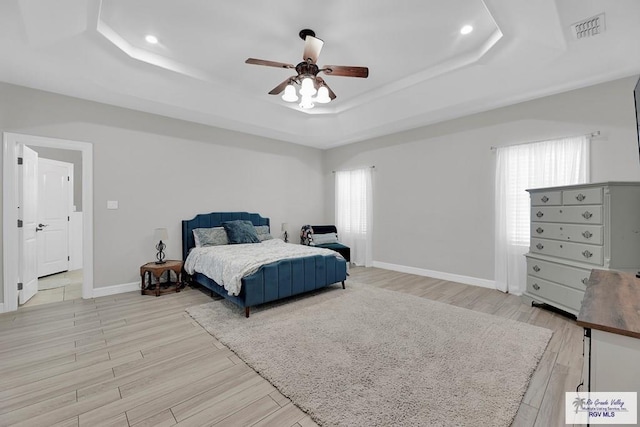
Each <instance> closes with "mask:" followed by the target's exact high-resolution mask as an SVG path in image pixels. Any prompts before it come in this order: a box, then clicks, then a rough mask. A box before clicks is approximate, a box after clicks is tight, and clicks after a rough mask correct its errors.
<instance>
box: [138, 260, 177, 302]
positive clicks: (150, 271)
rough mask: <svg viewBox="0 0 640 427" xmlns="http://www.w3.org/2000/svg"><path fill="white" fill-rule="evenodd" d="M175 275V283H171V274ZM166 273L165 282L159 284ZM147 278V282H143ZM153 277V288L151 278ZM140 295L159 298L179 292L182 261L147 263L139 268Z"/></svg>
mask: <svg viewBox="0 0 640 427" xmlns="http://www.w3.org/2000/svg"><path fill="white" fill-rule="evenodd" d="M172 271H173V272H174V273H175V274H176V281H175V282H172V281H171V272H172ZM165 272H166V273H167V281H166V282H165V283H160V279H161V277H162V275H163V274H164V273H165ZM147 277H148V280H145V279H146V278H147ZM154 277H155V279H156V282H155V286H154V284H153V278H154ZM140 279H141V285H140V293H141V294H142V295H155V296H157V297H158V296H160V295H162V294H166V293H168V292H180V287H181V286H182V261H173V260H169V261H165V262H164V263H163V264H156V263H155V262H148V263H146V264H145V265H143V266H142V267H140Z"/></svg>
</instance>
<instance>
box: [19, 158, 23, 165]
mask: <svg viewBox="0 0 640 427" xmlns="http://www.w3.org/2000/svg"><path fill="white" fill-rule="evenodd" d="M18 164H19V165H21V164H22V157H18Z"/></svg>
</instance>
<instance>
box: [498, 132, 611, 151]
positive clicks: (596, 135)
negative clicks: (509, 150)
mask: <svg viewBox="0 0 640 427" xmlns="http://www.w3.org/2000/svg"><path fill="white" fill-rule="evenodd" d="M576 136H586V137H589V138H597V137H599V136H600V131H599V130H597V131H594V132H591V133H583V134H581V135H570V136H558V137H555V138H547V139H539V140H537V141H527V142H520V143H518V144H511V145H503V147H514V146H516V145H524V144H535V143H536V142H545V141H552V140H554V139H564V138H575V137H576ZM497 149H498V147H495V146H493V145H492V146H491V151H495V150H497Z"/></svg>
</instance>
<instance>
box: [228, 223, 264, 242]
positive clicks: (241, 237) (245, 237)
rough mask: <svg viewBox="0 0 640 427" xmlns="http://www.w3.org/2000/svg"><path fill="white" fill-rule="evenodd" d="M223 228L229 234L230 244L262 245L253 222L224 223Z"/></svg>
mask: <svg viewBox="0 0 640 427" xmlns="http://www.w3.org/2000/svg"><path fill="white" fill-rule="evenodd" d="M222 226H223V227H224V229H225V230H226V232H227V237H228V238H229V243H230V244H232V245H233V244H238V243H260V239H259V238H258V233H257V232H256V228H255V227H254V226H253V224H252V223H251V221H246V220H236V221H227V222H223V223H222Z"/></svg>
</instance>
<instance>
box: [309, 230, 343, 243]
mask: <svg viewBox="0 0 640 427" xmlns="http://www.w3.org/2000/svg"><path fill="white" fill-rule="evenodd" d="M311 237H312V243H311V244H312V245H326V244H328V243H338V235H337V234H336V233H326V234H312V235H311Z"/></svg>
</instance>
